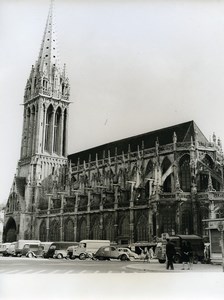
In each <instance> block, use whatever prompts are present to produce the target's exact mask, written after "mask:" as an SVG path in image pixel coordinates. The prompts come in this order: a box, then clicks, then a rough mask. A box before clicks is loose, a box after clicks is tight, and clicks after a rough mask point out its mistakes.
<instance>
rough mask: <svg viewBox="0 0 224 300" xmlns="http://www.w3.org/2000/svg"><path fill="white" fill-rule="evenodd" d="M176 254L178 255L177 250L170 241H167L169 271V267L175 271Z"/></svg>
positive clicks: (167, 267) (167, 266)
mask: <svg viewBox="0 0 224 300" xmlns="http://www.w3.org/2000/svg"><path fill="white" fill-rule="evenodd" d="M175 254H176V250H175V247H174V244H173V243H171V242H170V239H167V244H166V257H167V262H166V269H167V270H169V267H170V269H171V270H174V267H173V258H174V255H175Z"/></svg>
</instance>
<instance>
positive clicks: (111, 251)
mask: <svg viewBox="0 0 224 300" xmlns="http://www.w3.org/2000/svg"><path fill="white" fill-rule="evenodd" d="M94 258H95V259H99V260H109V259H111V258H112V259H120V260H122V261H125V260H130V257H129V256H128V254H127V253H126V252H123V251H119V250H118V248H116V247H114V246H104V247H100V248H99V249H98V251H97V252H96V253H95V255H94Z"/></svg>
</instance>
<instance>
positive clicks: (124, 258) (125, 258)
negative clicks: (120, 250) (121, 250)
mask: <svg viewBox="0 0 224 300" xmlns="http://www.w3.org/2000/svg"><path fill="white" fill-rule="evenodd" d="M120 260H121V261H125V260H128V257H127V255H125V254H122V255H121V257H120Z"/></svg>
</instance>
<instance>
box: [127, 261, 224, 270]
mask: <svg viewBox="0 0 224 300" xmlns="http://www.w3.org/2000/svg"><path fill="white" fill-rule="evenodd" d="M126 268H127V269H132V270H138V271H142V272H159V273H161V272H162V273H164V272H165V273H167V272H171V273H177V272H178V273H191V272H194V273H196V272H218V273H222V272H223V268H222V265H213V264H201V263H198V264H193V265H192V269H191V270H187V266H186V265H185V270H181V269H182V264H174V270H166V264H165V263H164V264H160V263H159V262H158V261H157V260H156V259H153V260H151V261H150V262H143V261H138V262H133V263H132V264H129V265H127V266H126Z"/></svg>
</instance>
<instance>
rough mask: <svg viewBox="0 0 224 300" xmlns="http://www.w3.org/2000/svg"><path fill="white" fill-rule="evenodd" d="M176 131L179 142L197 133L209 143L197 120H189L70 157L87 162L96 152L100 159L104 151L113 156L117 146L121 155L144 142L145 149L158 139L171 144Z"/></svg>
mask: <svg viewBox="0 0 224 300" xmlns="http://www.w3.org/2000/svg"><path fill="white" fill-rule="evenodd" d="M174 132H175V133H176V136H177V142H191V138H192V139H193V141H195V136H196V134H197V139H198V141H199V142H201V143H208V140H207V139H206V137H205V136H204V134H203V133H202V132H201V130H200V129H199V128H198V126H197V125H196V124H195V122H194V121H189V122H186V123H181V124H177V125H174V126H170V127H166V128H162V129H158V130H155V131H151V132H147V133H143V134H140V135H136V136H132V137H128V138H125V139H122V140H118V141H114V142H111V143H107V144H104V145H100V146H97V147H94V148H91V149H87V150H84V151H81V152H77V153H74V154H70V155H69V156H68V159H69V160H71V162H72V163H75V164H77V161H78V159H80V163H82V162H83V161H84V160H85V161H86V162H87V161H88V160H89V156H90V155H91V160H95V157H96V154H97V155H98V159H102V158H103V153H105V156H106V157H107V155H108V151H110V155H111V156H114V155H115V151H116V150H115V148H117V154H118V155H121V154H122V152H124V153H127V152H128V148H129V147H130V149H131V151H137V150H138V146H139V147H140V149H141V146H142V143H144V148H145V149H147V148H153V147H155V142H156V141H157V140H158V142H159V145H160V146H162V145H166V144H171V143H172V142H173V134H174ZM129 145H130V146H129Z"/></svg>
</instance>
